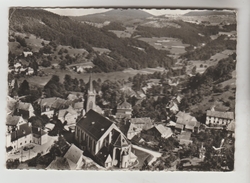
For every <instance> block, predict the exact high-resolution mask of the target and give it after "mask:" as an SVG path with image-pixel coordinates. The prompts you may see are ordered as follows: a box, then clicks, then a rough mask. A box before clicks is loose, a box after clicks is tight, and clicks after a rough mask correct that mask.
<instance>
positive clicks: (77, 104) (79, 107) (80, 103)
mask: <svg viewBox="0 0 250 183" xmlns="http://www.w3.org/2000/svg"><path fill="white" fill-rule="evenodd" d="M74 109H83V102H76V103H75V104H74Z"/></svg>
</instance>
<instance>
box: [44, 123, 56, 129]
mask: <svg viewBox="0 0 250 183" xmlns="http://www.w3.org/2000/svg"><path fill="white" fill-rule="evenodd" d="M54 127H55V124H53V123H47V124H46V125H45V128H48V129H50V130H53V128H54Z"/></svg>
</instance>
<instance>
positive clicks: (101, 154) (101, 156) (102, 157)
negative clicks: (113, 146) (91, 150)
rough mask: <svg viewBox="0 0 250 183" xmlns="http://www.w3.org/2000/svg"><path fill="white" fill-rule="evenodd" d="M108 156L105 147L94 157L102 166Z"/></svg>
mask: <svg viewBox="0 0 250 183" xmlns="http://www.w3.org/2000/svg"><path fill="white" fill-rule="evenodd" d="M109 156H110V154H109V151H108V148H107V147H105V146H103V147H102V148H101V149H100V151H99V152H98V153H97V155H96V157H97V159H98V160H99V161H101V163H102V164H104V163H105V162H106V161H107V159H108V157H109ZM110 160H111V159H110Z"/></svg>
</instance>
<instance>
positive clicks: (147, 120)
mask: <svg viewBox="0 0 250 183" xmlns="http://www.w3.org/2000/svg"><path fill="white" fill-rule="evenodd" d="M151 122H152V121H151V119H150V118H131V120H130V123H133V124H146V123H151Z"/></svg>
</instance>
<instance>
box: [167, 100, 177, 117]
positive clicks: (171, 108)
mask: <svg viewBox="0 0 250 183" xmlns="http://www.w3.org/2000/svg"><path fill="white" fill-rule="evenodd" d="M166 108H167V109H169V111H171V112H172V113H174V114H176V113H177V112H178V111H179V107H178V105H177V104H176V103H175V102H173V101H172V100H171V101H169V103H168V104H167V107H166Z"/></svg>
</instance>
